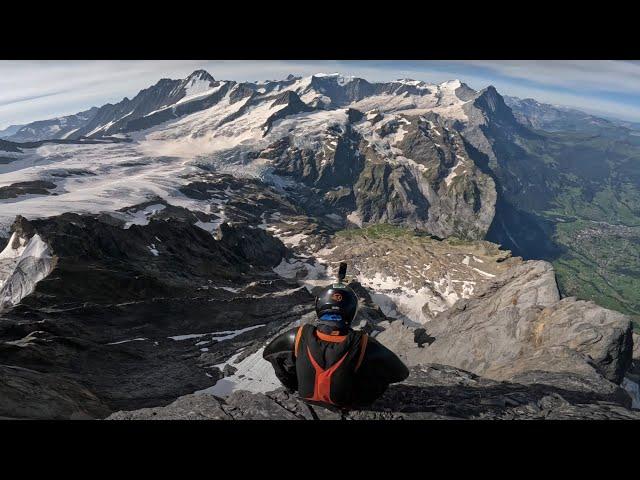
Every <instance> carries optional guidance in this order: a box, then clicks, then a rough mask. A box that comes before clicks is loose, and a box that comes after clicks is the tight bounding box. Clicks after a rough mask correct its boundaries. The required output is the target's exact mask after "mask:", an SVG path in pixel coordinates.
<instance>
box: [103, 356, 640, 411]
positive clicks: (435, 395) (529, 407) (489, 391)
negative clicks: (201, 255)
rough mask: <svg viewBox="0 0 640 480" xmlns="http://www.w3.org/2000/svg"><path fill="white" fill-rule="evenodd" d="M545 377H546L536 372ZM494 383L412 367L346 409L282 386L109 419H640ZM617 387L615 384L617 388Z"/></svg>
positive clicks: (581, 400)
mask: <svg viewBox="0 0 640 480" xmlns="http://www.w3.org/2000/svg"><path fill="white" fill-rule="evenodd" d="M540 375H541V377H542V379H543V380H544V375H545V374H540ZM548 383H549V382H542V383H541V384H530V385H524V384H520V383H516V382H496V381H493V380H489V379H486V378H481V377H478V376H477V375H474V374H472V373H470V372H466V371H464V370H460V369H456V368H454V367H449V366H444V365H437V364H427V365H420V366H417V367H414V368H412V370H411V375H410V376H409V378H408V379H407V380H406V381H404V382H403V383H400V384H396V385H392V386H390V387H389V388H388V390H387V391H386V392H385V393H384V395H383V396H382V397H381V398H380V399H378V400H377V401H376V402H375V403H374V404H373V405H371V406H370V407H368V408H366V409H362V410H354V411H350V412H346V413H341V412H337V411H332V410H327V409H325V408H322V407H318V406H309V405H307V404H305V403H304V402H302V401H301V400H300V399H299V398H297V397H296V396H295V395H292V394H290V393H288V392H287V391H285V390H284V389H278V390H275V391H273V392H268V393H266V394H255V393H249V392H244V391H238V392H234V393H233V394H232V395H231V396H230V397H228V398H227V399H226V400H223V399H218V398H215V397H213V396H210V395H187V396H184V397H181V398H179V399H177V400H176V401H175V402H173V403H171V404H169V405H167V406H166V407H160V408H149V409H142V410H137V411H130V412H126V411H120V412H116V413H114V414H112V415H111V416H109V417H108V418H107V419H108V420H130V419H134V420H171V419H212V420H213V419H235V420H266V419H277V420H340V419H343V420H401V419H405V420H444V419H640V412H635V411H631V410H629V408H628V407H629V405H630V399H629V397H628V396H626V394H624V393H623V392H621V391H616V392H613V393H601V394H595V395H594V394H593V393H591V394H585V393H584V392H580V391H574V390H573V389H572V388H571V385H570V384H568V383H567V384H565V385H564V386H549V385H548ZM618 390H620V389H618Z"/></svg>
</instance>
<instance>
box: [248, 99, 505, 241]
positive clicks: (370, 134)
mask: <svg viewBox="0 0 640 480" xmlns="http://www.w3.org/2000/svg"><path fill="white" fill-rule="evenodd" d="M352 112H353V110H352ZM301 143H302V145H300V144H301ZM260 156H261V157H263V158H268V159H270V160H273V161H274V165H275V170H274V173H276V174H278V175H282V176H288V177H293V178H294V179H295V180H297V181H299V182H302V183H303V184H304V185H305V186H307V187H311V188H312V189H314V191H315V194H316V195H317V196H318V202H320V203H323V204H325V205H326V206H327V207H328V208H331V211H332V212H334V213H340V214H342V215H343V216H345V217H346V216H349V215H350V216H356V217H358V218H359V224H360V225H367V224H375V223H391V224H398V225H407V226H411V227H418V228H421V229H423V230H426V231H427V232H430V233H432V234H434V235H437V236H439V237H448V236H452V235H455V236H458V237H462V238H471V239H480V238H483V237H484V235H485V234H486V232H487V230H488V229H489V226H490V225H491V222H492V220H493V215H494V207H495V201H496V190H495V183H494V181H493V180H492V178H491V177H490V176H488V175H486V174H484V173H482V172H481V171H480V169H479V168H478V167H477V166H476V165H475V163H474V162H473V161H472V160H471V159H470V157H469V154H468V153H467V151H466V149H465V145H464V141H463V139H462V137H461V136H460V134H459V133H457V132H456V131H455V130H454V129H450V128H448V127H447V126H445V125H444V123H443V122H442V121H441V120H440V119H439V117H438V116H437V115H434V114H431V115H427V116H426V117H416V116H413V117H409V116H399V117H398V118H395V116H386V117H385V116H382V115H381V114H379V113H378V114H369V115H367V116H366V117H363V116H362V115H355V116H354V115H352V116H351V120H349V121H348V122H347V123H346V124H345V125H330V126H329V127H328V128H327V131H326V136H325V138H324V140H323V143H322V145H320V148H318V147H317V146H316V145H313V144H312V143H308V144H305V143H304V142H301V141H300V140H299V139H296V138H289V137H284V138H282V139H279V140H278V141H277V142H274V143H273V144H272V145H270V146H269V147H268V148H267V149H265V150H264V151H262V152H260Z"/></svg>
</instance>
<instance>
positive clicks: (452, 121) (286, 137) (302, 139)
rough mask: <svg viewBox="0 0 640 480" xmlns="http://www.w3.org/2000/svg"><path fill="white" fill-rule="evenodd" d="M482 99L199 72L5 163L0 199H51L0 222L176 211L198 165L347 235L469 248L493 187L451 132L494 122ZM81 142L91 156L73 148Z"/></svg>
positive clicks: (483, 226) (406, 84) (450, 92)
mask: <svg viewBox="0 0 640 480" xmlns="http://www.w3.org/2000/svg"><path fill="white" fill-rule="evenodd" d="M486 95H487V93H486V92H484V91H483V92H474V91H473V90H471V89H470V88H469V87H467V86H466V85H464V84H463V83H461V82H460V81H451V82H445V83H443V84H440V85H428V84H426V83H424V82H419V81H414V80H406V79H405V80H398V81H395V82H387V83H369V82H367V81H366V80H363V79H359V78H345V77H343V76H340V75H337V74H331V75H327V74H318V75H313V76H309V77H304V78H300V77H293V76H290V77H288V78H287V79H285V80H282V81H267V82H262V83H236V82H233V81H215V80H214V79H213V77H211V76H210V75H209V74H208V73H206V72H203V71H196V72H194V73H193V74H191V75H190V76H189V77H187V78H186V79H184V80H161V81H160V82H158V83H157V84H156V85H154V86H152V87H150V88H148V89H145V90H142V91H141V92H140V93H139V94H138V95H136V96H135V97H133V99H131V100H129V99H124V100H123V101H122V102H120V103H118V104H116V105H105V106H103V107H101V108H99V109H97V111H96V112H95V114H93V115H92V117H91V118H90V119H89V120H88V121H87V122H86V123H85V124H83V125H82V126H80V127H78V128H76V129H75V130H74V131H73V132H71V133H69V132H65V134H64V137H65V138H64V139H61V138H55V137H54V138H53V139H42V138H41V139H40V140H41V141H42V142H44V144H41V143H38V144H34V145H23V146H22V147H19V148H20V150H21V151H20V152H17V153H14V154H12V155H10V156H8V157H7V158H9V160H5V161H4V165H3V166H2V167H0V172H1V173H3V178H2V180H3V184H4V185H6V186H11V184H13V183H16V182H18V183H19V182H24V181H35V180H36V179H37V180H45V179H48V180H46V181H53V180H52V178H54V177H55V178H56V180H55V181H53V183H55V184H56V188H55V189H54V190H53V191H52V192H51V193H52V194H53V195H55V197H49V198H48V199H47V200H46V201H45V202H43V201H42V199H38V198H24V199H23V198H18V201H17V202H12V203H11V206H7V208H6V209H4V210H3V212H2V216H3V220H2V221H3V222H4V224H5V225H8V223H10V221H11V220H12V219H13V217H15V215H16V214H18V213H21V214H23V215H27V216H29V217H32V216H34V215H35V216H41V215H51V214H55V213H62V212H64V211H70V210H71V211H75V210H77V209H79V208H80V209H82V210H83V211H93V212H97V211H102V210H104V209H109V208H111V209H112V210H116V209H118V208H122V207H124V206H128V205H132V204H135V203H140V202H142V201H144V200H145V199H147V198H148V197H149V194H150V193H151V192H155V193H154V195H155V194H159V195H161V196H162V197H164V198H167V199H170V198H174V199H175V200H176V201H182V200H179V199H178V198H177V197H176V191H177V189H178V188H179V187H180V185H182V184H183V183H184V181H185V180H184V173H186V172H187V171H189V170H193V169H194V168H199V167H198V165H203V164H206V165H210V166H212V167H215V168H216V169H218V170H220V171H227V172H232V171H233V172H236V173H238V174H241V175H244V176H247V175H251V176H256V177H259V178H268V179H269V181H271V182H272V183H273V182H275V183H282V182H285V183H286V182H291V181H292V180H293V181H295V182H296V183H298V187H299V188H302V189H304V188H307V187H308V188H310V189H312V190H313V195H314V196H315V197H317V204H318V205H320V206H323V207H324V208H327V209H331V210H332V211H334V212H335V213H336V214H338V215H343V216H344V217H345V218H346V217H347V216H349V218H351V219H352V220H353V221H354V222H355V223H356V224H367V223H370V222H377V221H389V222H392V223H398V222H399V223H407V224H411V225H416V226H421V227H425V228H427V229H429V230H430V231H431V232H432V233H434V234H436V235H438V236H442V237H445V236H449V235H452V234H456V235H459V236H463V237H471V238H479V237H482V236H483V235H484V234H485V233H486V231H487V229H488V228H489V225H490V224H491V221H492V218H493V205H494V203H495V196H496V194H495V187H494V182H493V180H492V179H491V178H490V177H489V176H488V175H486V174H485V173H483V172H481V171H480V170H479V169H478V167H477V166H476V164H475V163H474V162H473V161H472V160H471V159H470V157H469V152H468V151H467V148H466V147H465V141H464V139H463V138H462V136H461V131H462V129H463V128H473V124H474V122H475V121H476V120H477V121H479V122H480V123H482V122H484V121H485V120H484V119H485V117H486V116H487V115H489V116H491V115H493V113H491V112H488V113H484V112H477V111H478V109H479V108H480V107H478V105H481V103H479V102H481V101H482V98H483V97H484V96H486ZM482 105H484V104H482ZM470 118H472V119H474V120H470ZM28 129H32V130H33V128H32V127H31V126H29V125H27V126H25V127H23V128H22V129H21V131H27V130H28ZM87 139H89V140H91V141H92V142H91V146H90V147H89V146H86V148H85V147H84V146H79V145H78V144H77V142H78V141H80V140H82V141H83V142H87V141H88V140H87ZM95 142H100V144H99V145H95ZM114 142H117V143H114ZM24 147H27V148H24ZM28 147H32V148H28ZM7 148H8V147H7ZM14 148H15V146H14ZM107 158H108V159H109V161H108V162H105V159H107ZM44 165H49V167H47V168H43V167H44ZM62 171H64V172H67V173H68V175H67V174H64V175H61V173H60V172H62ZM52 175H53V176H54V177H52ZM80 177H81V178H80ZM125 178H126V179H127V180H126V182H125V183H123V181H124V179H125ZM378 178H380V179H384V180H383V182H382V183H381V182H380V181H379V180H378ZM87 189H91V192H92V194H91V195H86V192H87ZM114 192H117V195H114ZM307 193H308V192H307ZM178 196H179V195H178ZM427 205H429V208H425V206H427Z"/></svg>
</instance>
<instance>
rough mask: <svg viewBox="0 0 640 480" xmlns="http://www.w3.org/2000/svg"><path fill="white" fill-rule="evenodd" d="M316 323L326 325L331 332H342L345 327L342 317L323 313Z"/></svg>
mask: <svg viewBox="0 0 640 480" xmlns="http://www.w3.org/2000/svg"><path fill="white" fill-rule="evenodd" d="M318 323H320V324H323V325H327V326H329V327H331V328H332V329H333V330H342V329H344V328H345V327H346V326H347V325H346V323H345V322H344V321H343V320H342V315H339V314H336V313H323V314H322V315H321V316H320V318H319V319H318Z"/></svg>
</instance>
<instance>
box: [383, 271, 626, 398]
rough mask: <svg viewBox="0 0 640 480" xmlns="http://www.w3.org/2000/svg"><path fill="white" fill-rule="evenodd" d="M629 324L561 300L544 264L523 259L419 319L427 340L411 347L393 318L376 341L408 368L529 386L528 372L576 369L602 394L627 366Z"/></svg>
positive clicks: (410, 337) (410, 335) (411, 334)
mask: <svg viewBox="0 0 640 480" xmlns="http://www.w3.org/2000/svg"><path fill="white" fill-rule="evenodd" d="M631 328H632V324H631V320H630V319H629V318H628V317H627V316H625V315H623V314H621V313H618V312H614V311H612V310H606V309H604V308H602V307H599V306H597V305H595V304H594V303H593V302H585V301H578V300H576V299H574V298H564V299H562V300H560V298H559V295H558V290H557V286H556V283H555V279H554V275H553V269H552V267H551V265H550V264H548V263H546V262H542V261H528V262H524V263H522V264H521V265H517V266H515V267H513V268H512V269H510V270H508V271H507V272H505V273H504V274H502V275H500V276H498V277H496V279H495V281H494V282H491V283H489V284H488V285H485V286H484V287H483V288H482V289H481V290H480V291H478V292H477V294H476V295H475V296H474V298H471V299H463V300H460V301H458V302H457V303H456V304H455V305H454V306H453V307H452V308H451V309H450V310H448V311H445V312H443V313H441V314H439V315H438V316H436V318H435V319H434V320H433V321H431V322H429V323H428V324H426V325H425V329H424V333H425V334H426V335H427V336H428V338H429V342H428V343H427V344H423V345H418V344H417V343H416V342H415V341H414V338H415V336H416V331H415V329H413V328H410V327H406V326H404V325H402V324H401V323H399V322H394V323H391V324H390V325H389V326H388V328H387V329H386V330H385V331H384V332H382V333H381V334H380V335H379V339H380V341H382V342H383V343H385V345H387V346H388V347H389V348H391V349H392V350H394V351H395V352H396V353H397V354H398V355H400V356H401V357H402V358H403V359H404V360H405V361H406V362H407V363H408V364H409V365H418V364H424V363H434V362H435V363H442V364H446V365H452V366H455V367H458V368H463V369H465V370H469V371H472V372H474V373H476V374H478V375H482V376H486V377H488V378H493V379H497V380H514V379H518V380H519V381H523V380H524V379H525V378H526V379H528V381H531V382H536V383H538V382H539V381H540V380H539V379H537V377H536V376H535V375H533V373H532V372H538V371H543V372H553V373H557V374H561V373H567V374H569V373H571V374H579V375H581V376H582V377H583V380H582V382H583V383H584V385H583V387H585V385H587V384H588V385H590V387H588V388H589V389H594V390H597V391H603V390H604V391H607V390H611V389H612V388H615V385H616V384H619V383H620V382H621V381H622V378H623V375H624V373H625V372H626V370H627V369H628V368H629V366H630V363H631V354H632V348H633V343H632V330H631ZM545 378H546V380H549V381H550V378H551V377H550V376H548V375H547V376H546V377H545ZM561 378H562V375H557V376H556V380H554V381H553V382H552V383H554V384H556V383H557V380H558V379H561ZM585 388H587V387H585Z"/></svg>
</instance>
